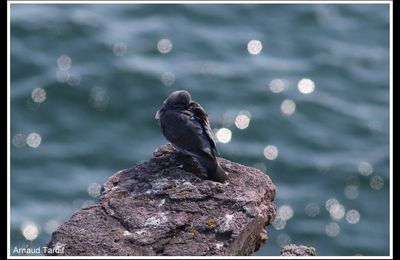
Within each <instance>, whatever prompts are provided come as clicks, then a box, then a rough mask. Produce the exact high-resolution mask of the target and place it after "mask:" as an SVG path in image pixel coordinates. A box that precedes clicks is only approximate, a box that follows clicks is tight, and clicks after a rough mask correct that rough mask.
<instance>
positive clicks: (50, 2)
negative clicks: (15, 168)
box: [7, 1, 393, 259]
mask: <svg viewBox="0 0 400 260" xmlns="http://www.w3.org/2000/svg"><path fill="white" fill-rule="evenodd" d="M11 4H389V8H390V18H389V19H390V33H389V34H390V39H389V41H390V43H389V45H390V48H389V49H390V50H389V55H390V57H389V63H390V77H389V78H390V79H389V85H390V86H389V88H390V104H389V107H390V126H389V132H390V141H389V147H390V148H389V149H390V158H389V161H390V166H389V167H390V169H389V171H390V173H389V175H390V180H389V182H390V190H389V193H390V195H389V204H390V212H389V214H390V216H389V219H390V225H389V233H390V234H389V236H390V249H389V251H390V253H389V254H390V255H389V256H317V257H309V256H305V257H301V256H296V257H287V256H286V257H283V256H246V257H243V256H225V257H224V256H207V257H202V256H180V257H177V256H174V257H167V256H139V257H134V256H131V257H127V256H87V257H83V256H57V257H54V256H53V257H52V256H11V255H10V253H11V241H10V232H11V225H10V223H11V212H10V211H11V198H10V193H11V186H10V173H11V170H10V168H11V165H10V163H11V160H10V156H11V155H10V151H11V150H10V146H11V133H10V131H11V123H10V113H11V111H10V108H11V107H10V103H11V81H10V79H11V74H10V69H11V68H10V56H11V54H10V48H11V45H10V41H11V38H10V30H11V27H10V15H11V13H10V9H11ZM7 88H8V91H7V140H8V142H7V151H8V152H7V258H9V259H43V258H46V259H71V258H74V259H127V258H128V259H165V258H171V259H193V258H198V259H243V258H248V259H283V258H284V259H310V258H319V259H393V131H392V130H393V2H392V1H311V2H310V1H107V2H106V1H9V2H7ZM317 253H318V248H317Z"/></svg>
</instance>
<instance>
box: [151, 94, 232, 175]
mask: <svg viewBox="0 0 400 260" xmlns="http://www.w3.org/2000/svg"><path fill="white" fill-rule="evenodd" d="M155 118H156V120H158V123H159V125H160V127H161V130H162V133H163V135H164V137H165V138H166V139H167V140H168V141H169V142H171V144H172V145H173V146H174V147H175V148H176V149H177V150H178V151H180V152H181V153H183V154H186V155H189V156H191V157H192V158H194V159H195V160H196V161H197V162H198V163H199V164H200V166H202V168H204V169H205V171H206V172H207V177H208V179H210V180H212V181H216V182H220V183H223V182H225V181H226V180H227V178H228V175H227V173H226V172H225V171H224V170H223V169H222V168H221V166H220V165H219V163H218V161H217V157H219V156H220V155H219V153H218V150H217V147H216V145H215V142H214V140H213V137H212V132H211V128H210V122H209V121H208V114H207V113H206V111H205V110H204V108H203V107H202V106H201V105H200V104H199V103H197V102H195V101H193V100H192V97H191V95H190V93H189V92H188V91H186V90H178V91H174V92H173V93H172V94H171V95H170V96H169V97H168V98H167V99H166V100H165V101H164V103H163V105H162V106H161V108H160V109H159V110H158V111H157V113H156V115H155Z"/></svg>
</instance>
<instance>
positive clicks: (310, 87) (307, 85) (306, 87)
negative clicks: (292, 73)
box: [297, 79, 315, 94]
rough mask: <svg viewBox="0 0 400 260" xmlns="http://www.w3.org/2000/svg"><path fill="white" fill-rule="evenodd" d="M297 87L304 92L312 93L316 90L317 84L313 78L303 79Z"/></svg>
mask: <svg viewBox="0 0 400 260" xmlns="http://www.w3.org/2000/svg"><path fill="white" fill-rule="evenodd" d="M297 88H298V89H299V91H300V93H302V94H311V93H312V92H314V89H315V84H314V81H312V80H311V79H301V80H300V81H299V83H298V84H297Z"/></svg>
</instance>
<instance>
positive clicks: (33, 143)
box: [26, 133, 42, 148]
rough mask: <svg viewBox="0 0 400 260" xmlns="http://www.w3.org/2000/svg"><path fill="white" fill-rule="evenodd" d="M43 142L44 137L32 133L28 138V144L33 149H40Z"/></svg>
mask: <svg viewBox="0 0 400 260" xmlns="http://www.w3.org/2000/svg"><path fill="white" fill-rule="evenodd" d="M41 142H42V137H41V136H40V135H39V134H38V133H30V134H29V135H28V137H27V138H26V143H27V144H28V145H29V146H30V147H32V148H38V147H39V145H40V144H41Z"/></svg>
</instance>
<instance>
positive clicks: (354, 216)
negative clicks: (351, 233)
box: [346, 209, 360, 224]
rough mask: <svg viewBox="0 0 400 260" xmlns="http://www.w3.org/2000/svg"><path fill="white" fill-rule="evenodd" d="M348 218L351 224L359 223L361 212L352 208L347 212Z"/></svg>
mask: <svg viewBox="0 0 400 260" xmlns="http://www.w3.org/2000/svg"><path fill="white" fill-rule="evenodd" d="M346 220H347V222H349V223H350V224H357V223H358V222H359V221H360V212H358V210H355V209H351V210H349V211H347V213H346Z"/></svg>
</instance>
